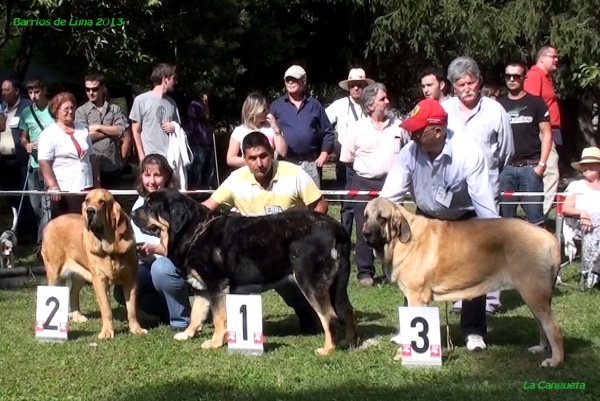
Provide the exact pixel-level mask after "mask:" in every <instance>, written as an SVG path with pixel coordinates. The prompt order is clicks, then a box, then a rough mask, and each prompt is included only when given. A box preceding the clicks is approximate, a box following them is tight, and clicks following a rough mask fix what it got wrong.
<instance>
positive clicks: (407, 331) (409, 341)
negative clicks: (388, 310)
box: [398, 306, 442, 366]
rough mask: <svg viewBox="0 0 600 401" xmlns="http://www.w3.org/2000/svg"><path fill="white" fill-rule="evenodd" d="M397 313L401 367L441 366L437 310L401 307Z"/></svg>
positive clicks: (432, 308)
mask: <svg viewBox="0 0 600 401" xmlns="http://www.w3.org/2000/svg"><path fill="white" fill-rule="evenodd" d="M398 313H399V317H400V338H401V341H400V344H402V365H412V366H415V365H425V366H442V345H441V344H442V338H441V337H442V336H441V329H440V312H439V308H436V307H406V306H401V307H400V308H398Z"/></svg>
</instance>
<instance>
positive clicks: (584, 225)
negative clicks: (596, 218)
mask: <svg viewBox="0 0 600 401" xmlns="http://www.w3.org/2000/svg"><path fill="white" fill-rule="evenodd" d="M579 222H580V224H581V231H583V232H584V233H589V232H592V230H593V229H594V226H593V225H592V219H591V217H590V215H589V214H588V212H583V211H582V212H581V214H580V215H579Z"/></svg>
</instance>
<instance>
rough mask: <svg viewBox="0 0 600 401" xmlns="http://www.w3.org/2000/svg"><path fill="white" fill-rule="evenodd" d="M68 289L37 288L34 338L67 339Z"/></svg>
mask: <svg viewBox="0 0 600 401" xmlns="http://www.w3.org/2000/svg"><path fill="white" fill-rule="evenodd" d="M68 324H69V287H57V286H38V287H37V304H36V311H35V338H37V339H38V340H42V341H64V340H67V339H68V337H69V326H68Z"/></svg>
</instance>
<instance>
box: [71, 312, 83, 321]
mask: <svg viewBox="0 0 600 401" xmlns="http://www.w3.org/2000/svg"><path fill="white" fill-rule="evenodd" d="M69 318H70V319H71V320H72V321H73V322H75V323H85V322H87V320H88V319H87V317H85V316H84V315H83V314H82V313H81V312H71V313H69Z"/></svg>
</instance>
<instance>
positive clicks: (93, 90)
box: [85, 86, 100, 93]
mask: <svg viewBox="0 0 600 401" xmlns="http://www.w3.org/2000/svg"><path fill="white" fill-rule="evenodd" d="M99 90H100V87H99V86H94V87H93V88H88V87H86V88H85V91H86V92H88V93H89V92H98V91H99Z"/></svg>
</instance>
